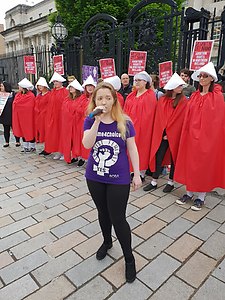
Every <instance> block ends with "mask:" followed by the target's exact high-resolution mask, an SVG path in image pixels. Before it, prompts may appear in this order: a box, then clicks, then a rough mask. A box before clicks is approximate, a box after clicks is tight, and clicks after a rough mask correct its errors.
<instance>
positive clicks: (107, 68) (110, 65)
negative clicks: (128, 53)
mask: <svg viewBox="0 0 225 300" xmlns="http://www.w3.org/2000/svg"><path fill="white" fill-rule="evenodd" d="M99 66H100V72H101V78H102V79H105V78H108V77H112V76H115V75H116V68H115V61H114V59H113V58H102V59H99Z"/></svg>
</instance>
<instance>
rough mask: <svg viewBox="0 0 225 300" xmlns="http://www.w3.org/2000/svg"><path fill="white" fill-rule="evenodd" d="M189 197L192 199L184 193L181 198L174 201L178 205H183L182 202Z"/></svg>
mask: <svg viewBox="0 0 225 300" xmlns="http://www.w3.org/2000/svg"><path fill="white" fill-rule="evenodd" d="M191 199H192V197H190V196H188V195H187V194H185V195H183V196H182V197H181V198H179V199H177V200H176V203H177V204H179V205H183V204H185V203H187V202H188V201H190V200H191Z"/></svg>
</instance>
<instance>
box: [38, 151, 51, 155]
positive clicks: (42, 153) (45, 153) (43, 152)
mask: <svg viewBox="0 0 225 300" xmlns="http://www.w3.org/2000/svg"><path fill="white" fill-rule="evenodd" d="M50 154H51V153H48V152H46V151H45V150H43V151H41V152H40V153H39V155H45V156H47V155H50Z"/></svg>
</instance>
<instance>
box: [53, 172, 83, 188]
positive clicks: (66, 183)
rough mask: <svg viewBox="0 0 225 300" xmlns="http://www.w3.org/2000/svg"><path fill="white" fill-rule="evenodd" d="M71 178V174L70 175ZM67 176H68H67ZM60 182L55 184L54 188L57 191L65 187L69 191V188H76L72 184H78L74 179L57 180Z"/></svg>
mask: <svg viewBox="0 0 225 300" xmlns="http://www.w3.org/2000/svg"><path fill="white" fill-rule="evenodd" d="M70 175H71V176H72V174H70ZM67 176H68V175H67ZM58 179H59V180H60V181H59V182H57V183H55V184H54V186H55V187H56V188H57V189H63V188H65V187H68V188H69V189H70V188H71V187H73V189H75V188H76V187H75V186H74V184H76V183H77V182H79V181H78V180H77V179H76V178H73V177H72V178H68V179H61V178H58Z"/></svg>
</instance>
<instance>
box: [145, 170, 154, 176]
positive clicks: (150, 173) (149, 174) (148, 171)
mask: <svg viewBox="0 0 225 300" xmlns="http://www.w3.org/2000/svg"><path fill="white" fill-rule="evenodd" d="M145 175H146V176H152V172H151V171H150V169H149V168H148V169H147V170H146V171H145Z"/></svg>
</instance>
